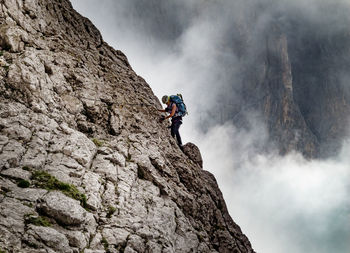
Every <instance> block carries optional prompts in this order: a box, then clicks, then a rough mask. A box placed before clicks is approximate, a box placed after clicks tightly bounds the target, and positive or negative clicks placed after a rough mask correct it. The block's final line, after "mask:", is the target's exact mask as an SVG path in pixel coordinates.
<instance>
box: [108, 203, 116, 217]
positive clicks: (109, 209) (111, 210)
mask: <svg viewBox="0 0 350 253" xmlns="http://www.w3.org/2000/svg"><path fill="white" fill-rule="evenodd" d="M115 211H117V209H116V208H115V207H113V206H109V207H108V211H107V218H111V217H112V215H113V214H114V213H115Z"/></svg>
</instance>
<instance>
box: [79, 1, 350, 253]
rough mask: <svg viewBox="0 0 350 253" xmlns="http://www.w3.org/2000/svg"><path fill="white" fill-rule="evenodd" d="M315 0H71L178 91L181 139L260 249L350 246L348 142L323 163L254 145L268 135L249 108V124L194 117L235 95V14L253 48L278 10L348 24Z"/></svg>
mask: <svg viewBox="0 0 350 253" xmlns="http://www.w3.org/2000/svg"><path fill="white" fill-rule="evenodd" d="M208 2H211V3H215V4H214V5H212V4H209V5H208V4H207V3H208ZM261 2H264V3H268V5H267V7H266V6H261V5H259V3H261ZM321 2H327V1H323V0H307V1H305V0H293V1H287V0H283V1H273V0H265V1H257V0H254V1H253V0H250V1H248V0H247V1H238V0H237V1H229V0H227V1H225V0H216V1H214V0H213V1H208V0H176V1H175V0H158V1H157V0H103V1H96V0H73V1H72V4H73V6H74V8H75V9H76V10H77V11H78V12H80V13H81V14H82V15H84V16H86V17H88V18H89V19H90V20H91V21H92V22H93V23H94V24H95V25H96V26H97V28H98V29H99V30H100V31H101V33H102V36H103V38H104V40H105V41H106V42H107V43H109V44H110V45H111V46H113V47H114V48H115V49H120V50H122V51H123V52H124V53H125V54H126V55H127V57H128V59H129V61H130V63H131V65H132V67H133V68H134V70H135V71H136V73H137V74H139V75H141V76H142V77H144V78H145V79H146V81H147V82H148V83H149V84H150V86H151V87H152V89H153V91H154V93H155V94H156V95H157V96H158V97H159V98H160V97H161V96H162V95H164V94H176V93H182V94H183V96H184V99H185V102H186V104H187V106H188V109H189V112H190V114H189V115H188V116H186V118H184V124H183V125H182V127H181V129H180V133H181V134H182V137H183V141H184V142H188V141H191V142H194V143H195V144H197V145H198V146H199V147H200V149H201V152H202V156H203V159H204V167H205V169H206V170H209V171H211V172H212V173H213V174H214V175H215V176H216V178H217V180H218V183H219V186H220V189H221V190H222V191H223V194H224V197H225V200H226V203H227V206H228V208H229V211H230V214H231V216H232V218H233V219H234V221H235V222H236V223H238V224H239V225H240V226H241V228H242V230H243V232H244V233H245V234H246V235H247V236H248V237H249V239H250V241H251V243H252V245H253V248H254V249H255V250H256V251H257V252H259V253H265V252H266V253H282V252H283V253H284V252H287V253H289V252H290V253H306V252H307V253H316V252H317V253H330V252H332V253H345V252H350V224H349V223H350V198H349V197H348V196H349V193H350V192H349V191H350V173H349V171H350V166H349V164H350V159H349V158H348V154H349V152H350V144H348V143H347V142H344V143H345V144H344V148H343V150H342V152H341V153H340V154H339V156H337V157H335V158H332V159H329V160H327V161H306V160H305V159H303V158H302V157H301V156H300V155H299V154H290V155H288V156H286V157H280V156H279V155H277V154H276V153H273V152H272V153H270V154H265V155H261V154H259V153H257V152H256V150H257V147H258V146H259V143H264V142H265V141H266V129H265V127H264V125H263V124H262V123H261V122H259V121H257V118H256V117H254V115H252V117H249V119H250V121H251V126H252V128H251V130H249V131H246V130H242V129H237V128H236V127H235V126H234V125H233V124H231V123H224V124H217V125H216V126H212V127H211V128H210V129H209V130H208V132H206V133H203V132H202V131H200V130H199V129H198V128H197V125H198V124H197V123H198V122H201V121H202V120H204V119H203V117H207V115H206V114H205V113H203V112H205V111H206V109H207V108H210V107H213V106H218V105H217V101H220V99H221V98H222V96H223V94H224V95H226V96H227V94H228V95H229V96H232V101H233V102H234V101H236V102H237V100H235V99H238V98H237V94H235V89H234V87H235V85H236V84H232V83H233V82H238V80H239V78H238V75H239V68H240V64H241V63H242V59H238V56H237V55H235V54H234V53H233V52H232V51H231V49H232V48H231V46H230V40H234V39H239V38H237V37H238V36H241V33H240V27H239V26H237V25H235V24H236V22H237V20H240V19H242V18H243V19H244V18H247V17H253V19H254V20H252V23H251V24H250V25H251V27H250V29H252V32H251V33H252V38H253V39H254V40H256V43H255V44H254V45H255V47H256V48H254V49H252V51H254V50H258V49H259V38H260V37H259V34H260V33H261V31H263V30H264V25H265V24H266V23H267V22H268V20H270V19H271V18H276V16H277V18H278V19H280V22H281V23H283V22H284V16H283V15H281V13H282V14H283V13H298V15H300V18H301V19H302V20H305V22H306V21H307V20H308V22H310V23H311V24H313V26H312V27H313V28H315V29H316V28H317V29H319V31H320V33H322V32H324V33H327V34H330V33H331V32H333V31H337V30H339V29H344V27H346V26H344V24H347V23H346V22H345V21H344V20H343V17H344V15H345V14H344V13H343V11H344V9H342V8H335V9H333V10H332V12H331V13H330V12H329V11H327V10H324V8H321V7H320V5H319V3H321ZM335 2H336V3H342V4H348V1H347V0H343V1H335ZM325 24H327V25H325ZM286 25H288V24H286ZM322 29H324V30H322ZM296 36H297V35H296ZM243 60H246V59H243ZM237 85H240V84H239V83H237ZM231 94H232V95H231Z"/></svg>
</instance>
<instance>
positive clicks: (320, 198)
mask: <svg viewBox="0 0 350 253" xmlns="http://www.w3.org/2000/svg"><path fill="white" fill-rule="evenodd" d="M260 131H262V130H260ZM254 132H255V133H256V131H254ZM261 134H263V132H262V133H261ZM254 136H255V138H257V136H259V135H257V134H252V133H249V132H242V131H241V130H237V129H236V128H235V127H234V126H233V125H225V126H219V127H217V128H213V129H211V130H210V131H209V132H208V134H207V135H206V137H204V138H202V139H201V141H200V146H201V147H202V152H203V158H204V164H205V168H210V170H211V171H212V172H214V174H215V175H216V176H217V179H218V183H219V185H220V187H221V190H222V191H223V193H224V198H225V199H226V202H227V205H228V209H229V211H230V214H231V216H232V217H233V218H234V220H235V221H236V222H237V223H238V224H239V225H240V226H241V227H242V229H243V231H244V232H245V233H246V234H247V236H248V238H250V240H251V242H252V244H253V247H254V248H255V249H256V250H257V251H258V252H273V253H279V252H293V253H304V252H309V253H313V252H315V253H316V252H317V253H328V252H339V253H341V252H349V250H350V243H349V238H350V226H349V225H350V224H349V223H350V222H349V221H350V220H349V218H350V199H349V198H348V196H349V189H350V188H349V187H350V171H349V165H348V164H349V162H350V158H349V156H348V152H349V151H350V145H349V143H346V145H345V146H344V148H343V151H342V153H341V154H340V155H339V156H338V157H336V158H333V159H330V160H325V161H320V160H311V161H309V160H305V159H304V158H303V157H302V156H301V155H300V154H297V153H295V154H289V155H287V156H285V157H281V156H279V155H277V154H276V153H269V154H259V153H257V152H256V148H255V143H257V142H259V141H263V140H262V139H260V140H259V141H257V140H256V139H254ZM260 136H263V135H260ZM218 143H220V144H218Z"/></svg>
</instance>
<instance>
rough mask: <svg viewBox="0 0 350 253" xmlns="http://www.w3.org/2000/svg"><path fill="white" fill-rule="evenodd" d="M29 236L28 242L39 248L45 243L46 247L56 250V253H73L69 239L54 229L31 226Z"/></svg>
mask: <svg viewBox="0 0 350 253" xmlns="http://www.w3.org/2000/svg"><path fill="white" fill-rule="evenodd" d="M27 234H28V238H27V240H28V241H29V242H31V243H33V244H35V245H37V246H41V245H42V244H41V243H42V242H43V243H44V245H45V246H47V247H49V248H51V249H53V250H55V252H64V253H71V252H73V250H72V249H71V248H70V247H69V242H68V239H67V238H66V237H65V236H64V235H63V234H61V233H59V232H58V231H56V230H55V229H53V228H49V227H39V226H33V225H29V230H28V232H27Z"/></svg>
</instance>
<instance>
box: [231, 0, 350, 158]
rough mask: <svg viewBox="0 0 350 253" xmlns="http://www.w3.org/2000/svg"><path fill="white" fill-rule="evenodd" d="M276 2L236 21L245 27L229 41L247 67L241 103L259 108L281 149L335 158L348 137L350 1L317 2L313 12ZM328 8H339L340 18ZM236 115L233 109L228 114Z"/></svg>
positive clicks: (252, 107) (254, 8)
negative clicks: (331, 14) (333, 17)
mask: <svg viewBox="0 0 350 253" xmlns="http://www.w3.org/2000/svg"><path fill="white" fill-rule="evenodd" d="M253 6H254V5H253ZM275 6H276V5H275V3H274V1H265V2H263V3H262V4H261V5H260V6H257V5H255V6H254V7H252V8H251V9H250V10H251V11H250V12H246V13H245V16H244V17H241V18H240V19H239V21H237V22H236V24H235V25H236V27H237V26H238V28H237V30H238V31H239V32H240V33H239V36H236V37H239V39H238V40H236V41H234V40H233V39H232V47H233V48H234V50H235V54H236V55H237V56H238V57H239V59H240V61H241V62H242V64H241V66H243V67H242V69H241V70H240V71H241V75H242V87H241V88H240V92H241V93H242V94H243V100H242V101H244V103H243V105H242V107H243V108H245V110H246V111H249V110H255V111H258V112H259V113H260V115H261V116H262V119H263V120H264V122H265V123H266V126H267V129H268V133H269V138H270V140H272V141H273V142H274V143H276V144H277V146H278V148H279V150H280V152H281V153H282V154H285V153H288V152H290V151H293V150H297V151H300V152H301V153H303V154H304V155H305V156H306V157H327V156H332V155H334V154H335V153H336V152H337V151H338V150H339V148H340V147H341V144H342V141H343V139H344V138H345V137H346V136H347V135H348V130H347V128H348V124H349V118H348V115H349V113H350V95H349V94H350V88H349V85H348V73H347V72H348V70H347V71H345V70H344V67H345V66H348V65H349V63H350V61H349V52H350V47H349V42H350V33H349V29H348V27H349V26H348V25H349V21H348V19H347V18H346V17H347V16H346V15H347V14H345V13H347V12H348V11H349V5H348V4H344V3H342V2H341V1H335V2H332V3H331V2H324V1H319V2H317V3H315V4H313V5H312V7H313V8H315V9H317V10H318V12H319V13H318V12H316V13H314V15H313V16H312V17H310V15H309V12H310V10H309V9H307V8H306V10H303V11H300V8H298V5H296V6H297V7H295V8H294V7H293V5H291V6H289V5H287V7H286V8H285V9H283V10H281V9H279V8H275ZM299 7H300V6H299ZM325 10H333V11H335V10H336V11H337V13H339V14H338V15H337V18H336V20H333V19H332V17H330V16H328V15H324V13H325V12H327V11H325ZM264 16H266V17H268V18H267V19H266V20H267V21H266V20H265V22H264V24H261V22H262V21H261V19H262V18H263V17H264ZM331 20H333V21H331ZM338 20H339V21H340V22H343V21H344V22H345V23H346V24H347V25H345V26H343V25H338ZM345 20H346V21H345ZM332 22H333V23H332ZM259 24H260V25H259ZM325 24H327V25H325ZM342 24H343V23H342ZM256 27H258V28H257V30H258V31H255V28H256ZM252 31H255V33H254V32H252ZM247 59H248V60H247ZM236 113H237V108H232V111H231V115H228V117H226V119H227V120H229V119H230V118H233V117H234V115H236ZM235 120H236V119H235ZM238 121H239V120H238ZM236 122H237V121H236Z"/></svg>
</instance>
